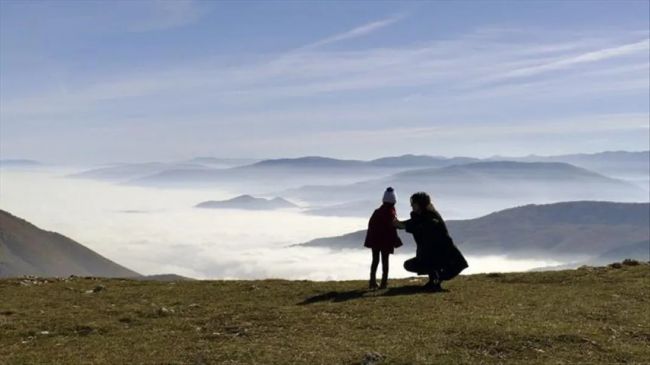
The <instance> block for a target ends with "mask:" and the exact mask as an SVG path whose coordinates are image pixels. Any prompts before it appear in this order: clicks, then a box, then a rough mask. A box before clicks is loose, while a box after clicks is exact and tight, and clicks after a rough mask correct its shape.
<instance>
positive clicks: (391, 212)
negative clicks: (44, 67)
mask: <svg viewBox="0 0 650 365" xmlns="http://www.w3.org/2000/svg"><path fill="white" fill-rule="evenodd" d="M382 201H383V204H382V205H381V206H380V207H379V208H377V209H375V211H374V213H372V216H371V217H370V221H369V222H368V232H367V233H366V241H365V243H364V246H366V247H368V248H370V249H372V263H371V264H370V284H369V287H370V289H377V287H378V286H377V266H379V256H380V255H381V269H382V275H381V285H379V288H380V289H384V288H386V286H387V285H388V255H390V254H391V253H393V252H394V251H395V250H394V249H395V248H396V247H400V246H401V245H402V241H401V240H400V238H399V236H397V229H396V228H395V227H394V226H393V221H394V220H395V219H396V217H397V212H396V210H395V203H396V202H397V199H396V198H395V191H394V190H393V188H391V187H388V188H387V189H386V191H385V192H384V197H383V199H382Z"/></svg>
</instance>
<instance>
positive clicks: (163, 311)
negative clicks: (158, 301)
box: [156, 307, 174, 317]
mask: <svg viewBox="0 0 650 365" xmlns="http://www.w3.org/2000/svg"><path fill="white" fill-rule="evenodd" d="M172 313H174V310H173V309H171V308H165V307H160V308H158V310H157V311H156V314H158V315H159V316H160V317H166V316H168V315H170V314H172Z"/></svg>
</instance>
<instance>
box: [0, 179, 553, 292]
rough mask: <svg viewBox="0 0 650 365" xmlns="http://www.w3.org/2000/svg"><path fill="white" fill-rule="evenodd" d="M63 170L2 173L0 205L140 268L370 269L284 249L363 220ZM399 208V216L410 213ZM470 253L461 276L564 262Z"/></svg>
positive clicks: (348, 256) (253, 274) (394, 273)
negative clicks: (220, 203)
mask: <svg viewBox="0 0 650 365" xmlns="http://www.w3.org/2000/svg"><path fill="white" fill-rule="evenodd" d="M69 172H71V171H62V170H58V171H52V170H50V171H12V170H3V171H1V172H0V209H3V210H6V211H8V212H10V213H12V214H14V215H16V216H18V217H21V218H24V219H26V220H27V221H29V222H31V223H33V224H35V225H37V226H38V227H40V228H42V229H46V230H50V231H55V232H59V233H61V234H63V235H65V236H68V237H70V238H72V239H74V240H76V241H78V242H80V243H81V244H83V245H85V246H87V247H89V248H91V249H92V250H95V251H96V252H98V253H100V254H102V255H104V256H106V257H108V258H109V259H111V260H113V261H115V262H117V263H120V264H122V265H124V266H126V267H128V268H130V269H133V270H135V271H138V272H140V273H142V274H161V273H175V274H179V275H185V276H190V277H194V278H201V279H261V278H284V279H311V280H341V279H365V278H366V277H367V276H368V266H369V259H370V252H369V251H367V250H345V251H331V250H328V249H322V248H303V247H289V246H290V245H293V244H296V243H301V242H306V241H308V240H311V239H314V238H320V237H326V236H335V235H341V234H344V233H349V232H351V231H355V230H359V229H363V228H365V227H366V224H367V219H365V218H339V217H317V216H309V215H305V214H302V213H301V212H300V211H299V210H297V209H296V210H282V211H245V210H218V209H199V208H194V207H193V206H194V205H195V204H197V203H199V202H201V201H205V200H219V199H227V198H231V197H233V195H232V192H230V193H226V192H224V191H222V190H219V189H218V188H215V189H201V190H190V189H187V190H183V189H177V188H174V189H158V188H143V187H134V186H126V185H119V184H113V183H106V182H98V181H90V180H81V179H74V178H68V177H65V176H66V174H67V173H69ZM240 193H245V192H240ZM380 193H381V192H380ZM379 195H380V194H379ZM443 213H444V212H443ZM400 216H402V217H404V218H405V217H407V216H408V212H400ZM359 245H362V242H359ZM407 258H409V256H407V255H402V254H399V251H398V252H397V254H396V255H394V256H392V257H391V268H390V275H391V277H406V276H412V274H410V273H408V272H406V271H405V270H404V269H403V268H402V263H403V262H404V260H405V259H407ZM468 261H469V264H470V267H469V269H467V270H466V271H465V272H464V273H465V274H469V273H478V272H492V271H523V270H528V269H531V268H537V267H542V266H547V265H557V264H561V263H560V262H557V261H551V260H544V259H530V260H512V259H508V258H505V257H500V256H488V257H472V256H470V257H468Z"/></svg>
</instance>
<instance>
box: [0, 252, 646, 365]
mask: <svg viewBox="0 0 650 365" xmlns="http://www.w3.org/2000/svg"><path fill="white" fill-rule="evenodd" d="M390 284H391V287H390V288H389V289H388V290H384V291H376V292H367V291H365V290H363V288H365V285H366V283H365V282H362V281H345V282H309V281H282V280H264V281H186V282H175V283H164V282H153V281H152V282H142V281H132V280H109V279H88V278H86V279H84V278H73V279H66V280H47V282H45V281H44V280H43V279H38V280H35V281H34V280H24V279H9V280H1V281H0V298H1V301H0V363H2V364H5V363H7V364H23V363H25V364H33V363H36V364H41V363H63V364H72V363H101V364H125V363H146V364H159V363H171V364H177V363H178V364H211V363H223V364H289V363H305V364H355V363H364V362H365V363H367V364H370V363H376V360H378V359H381V360H380V362H381V363H386V364H450V363H454V364H455V363H467V364H481V363H485V364H492V363H494V364H497V363H512V364H524V363H531V364H537V363H539V364H542V363H555V364H578V363H584V364H594V363H604V364H612V363H650V311H649V310H648V308H650V265H647V264H642V265H638V266H628V265H624V266H623V267H622V268H618V269H616V268H599V269H581V270H575V271H560V272H536V273H517V274H488V275H472V276H464V277H460V278H458V279H455V280H454V281H452V282H450V283H448V284H447V288H448V290H449V291H447V292H443V293H424V292H420V291H419V290H417V288H416V287H415V285H419V284H420V283H418V282H415V281H413V280H394V281H392V282H391V283H390ZM101 286H103V287H101ZM95 288H96V290H95V291H93V289H95ZM373 352H376V353H378V354H372V353H373ZM373 361H375V362H373Z"/></svg>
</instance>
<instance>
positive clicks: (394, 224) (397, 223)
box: [393, 218, 404, 229]
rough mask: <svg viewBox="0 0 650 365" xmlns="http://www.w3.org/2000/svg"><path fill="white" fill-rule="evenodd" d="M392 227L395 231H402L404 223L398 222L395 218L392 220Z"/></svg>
mask: <svg viewBox="0 0 650 365" xmlns="http://www.w3.org/2000/svg"><path fill="white" fill-rule="evenodd" d="M393 227H395V228H397V229H404V223H402V222H400V221H399V220H398V219H397V218H395V219H393Z"/></svg>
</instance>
